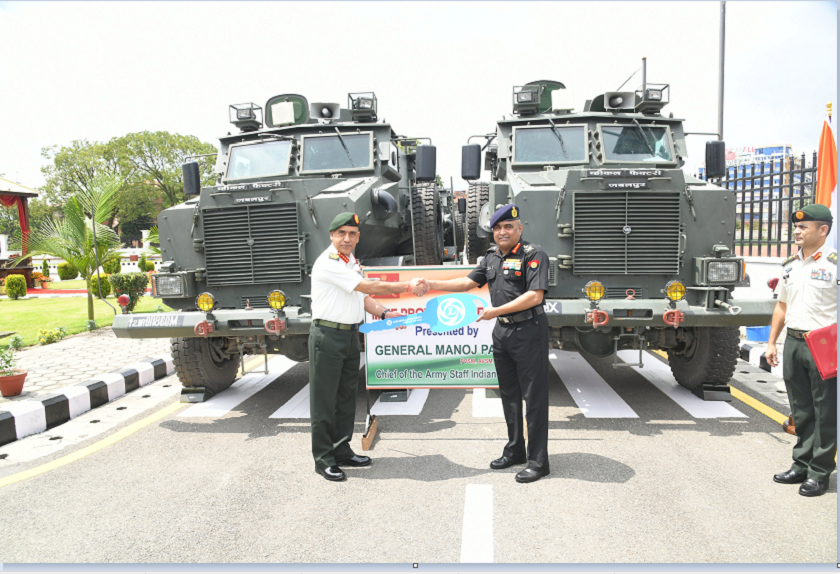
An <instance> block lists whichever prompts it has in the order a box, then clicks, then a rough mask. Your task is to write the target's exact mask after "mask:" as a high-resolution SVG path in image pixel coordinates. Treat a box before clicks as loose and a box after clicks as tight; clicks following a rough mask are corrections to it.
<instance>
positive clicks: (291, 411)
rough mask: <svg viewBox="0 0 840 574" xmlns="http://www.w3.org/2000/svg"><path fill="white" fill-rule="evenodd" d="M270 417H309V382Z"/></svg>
mask: <svg viewBox="0 0 840 574" xmlns="http://www.w3.org/2000/svg"><path fill="white" fill-rule="evenodd" d="M268 418H270V419H308V418H309V383H306V386H304V387H303V388H302V389H301V390H299V391H298V392H297V393H296V394H295V396H293V397H292V398H291V399H289V400H288V401H286V404H285V405H283V406H282V407H280V408H279V409H277V410H276V411H274V413H273V414H272V415H271V416H269V417H268Z"/></svg>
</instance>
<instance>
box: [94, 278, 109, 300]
mask: <svg viewBox="0 0 840 574" xmlns="http://www.w3.org/2000/svg"><path fill="white" fill-rule="evenodd" d="M108 277H109V276H108V275H107V274H103V275H95V274H94V275H93V276H92V277H91V278H90V292H91V293H93V296H94V297H99V287H100V284H101V286H102V297H107V296H108V295H110V294H111V282H110V281H108ZM100 278H101V279H102V281H100Z"/></svg>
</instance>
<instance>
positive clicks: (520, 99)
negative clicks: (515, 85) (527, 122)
mask: <svg viewBox="0 0 840 574" xmlns="http://www.w3.org/2000/svg"><path fill="white" fill-rule="evenodd" d="M533 101H534V92H530V91H527V92H517V94H516V103H517V104H524V103H526V102H533Z"/></svg>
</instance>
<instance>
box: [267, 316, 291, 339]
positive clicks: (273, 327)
mask: <svg viewBox="0 0 840 574" xmlns="http://www.w3.org/2000/svg"><path fill="white" fill-rule="evenodd" d="M265 330H266V331H268V332H269V333H271V334H272V335H279V334H280V331H285V330H286V321H285V320H281V319H278V318H277V317H275V318H273V319H269V320H268V321H266V322H265Z"/></svg>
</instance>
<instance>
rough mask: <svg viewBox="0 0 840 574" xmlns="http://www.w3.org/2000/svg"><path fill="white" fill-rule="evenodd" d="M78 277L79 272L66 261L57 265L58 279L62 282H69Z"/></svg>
mask: <svg viewBox="0 0 840 574" xmlns="http://www.w3.org/2000/svg"><path fill="white" fill-rule="evenodd" d="M78 276H79V270H78V269H76V268H75V267H73V265H71V264H70V263H67V262H66V261H65V262H64V263H59V264H58V278H59V279H61V280H62V281H70V280H71V279H75V278H76V277H78Z"/></svg>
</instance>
